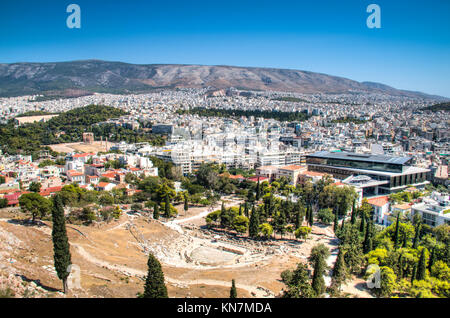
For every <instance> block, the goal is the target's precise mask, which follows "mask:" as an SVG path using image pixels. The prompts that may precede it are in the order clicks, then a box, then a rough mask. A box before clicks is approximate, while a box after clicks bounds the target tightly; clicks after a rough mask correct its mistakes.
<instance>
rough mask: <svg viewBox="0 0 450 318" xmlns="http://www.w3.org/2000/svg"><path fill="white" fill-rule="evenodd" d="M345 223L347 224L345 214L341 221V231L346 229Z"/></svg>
mask: <svg viewBox="0 0 450 318" xmlns="http://www.w3.org/2000/svg"><path fill="white" fill-rule="evenodd" d="M344 225H345V216H344V217H343V218H342V222H341V228H340V230H341V232H342V231H343V230H344Z"/></svg>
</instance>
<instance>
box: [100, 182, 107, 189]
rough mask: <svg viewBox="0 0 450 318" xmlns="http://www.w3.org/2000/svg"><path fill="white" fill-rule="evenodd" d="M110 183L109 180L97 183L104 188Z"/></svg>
mask: <svg viewBox="0 0 450 318" xmlns="http://www.w3.org/2000/svg"><path fill="white" fill-rule="evenodd" d="M108 184H109V182H99V183H98V184H97V186H98V187H100V188H104V187H106V186H107V185H108Z"/></svg>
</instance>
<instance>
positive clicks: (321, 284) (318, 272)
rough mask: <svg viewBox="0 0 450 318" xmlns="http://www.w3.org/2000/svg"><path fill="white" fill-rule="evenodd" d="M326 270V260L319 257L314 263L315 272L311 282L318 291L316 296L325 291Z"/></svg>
mask: <svg viewBox="0 0 450 318" xmlns="http://www.w3.org/2000/svg"><path fill="white" fill-rule="evenodd" d="M324 271H325V260H323V259H318V260H316V262H315V264H314V273H313V278H312V282H311V287H312V288H313V290H314V291H315V293H316V296H320V295H322V294H323V293H324V292H325V280H324V278H323V273H324Z"/></svg>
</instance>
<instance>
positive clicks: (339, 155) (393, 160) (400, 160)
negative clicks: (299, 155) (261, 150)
mask: <svg viewBox="0 0 450 318" xmlns="http://www.w3.org/2000/svg"><path fill="white" fill-rule="evenodd" d="M306 157H316V158H325V159H342V160H351V161H366V162H377V163H390V164H397V165H405V164H407V163H408V162H409V161H410V160H411V159H412V157H391V156H385V155H372V154H359V153H353V152H329V151H318V152H315V153H313V154H310V155H307V156H306Z"/></svg>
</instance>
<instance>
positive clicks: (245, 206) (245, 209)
mask: <svg viewBox="0 0 450 318" xmlns="http://www.w3.org/2000/svg"><path fill="white" fill-rule="evenodd" d="M244 215H245V216H246V217H248V216H249V215H248V203H247V201H245V203H244Z"/></svg>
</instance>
